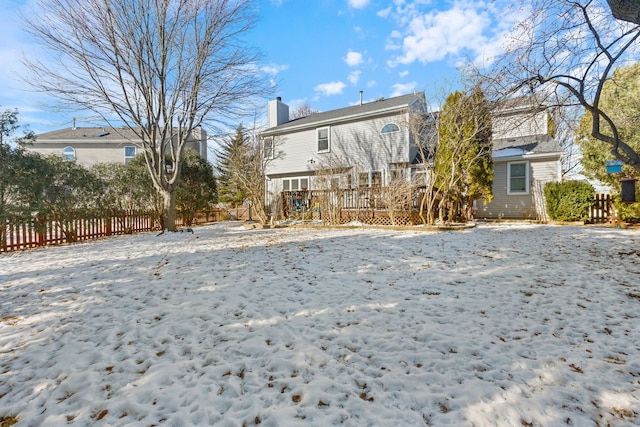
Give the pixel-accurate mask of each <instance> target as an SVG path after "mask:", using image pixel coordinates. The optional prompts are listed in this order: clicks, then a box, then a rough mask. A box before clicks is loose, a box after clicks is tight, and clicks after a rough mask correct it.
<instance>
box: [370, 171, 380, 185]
mask: <svg viewBox="0 0 640 427" xmlns="http://www.w3.org/2000/svg"><path fill="white" fill-rule="evenodd" d="M371 186H372V187H382V172H381V171H374V172H371Z"/></svg>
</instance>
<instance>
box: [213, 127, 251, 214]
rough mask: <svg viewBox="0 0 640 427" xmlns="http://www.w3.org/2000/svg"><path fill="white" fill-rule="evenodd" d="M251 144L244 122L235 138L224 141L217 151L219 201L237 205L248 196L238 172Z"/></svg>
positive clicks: (238, 128) (237, 130)
mask: <svg viewBox="0 0 640 427" xmlns="http://www.w3.org/2000/svg"><path fill="white" fill-rule="evenodd" d="M249 145H250V144H249V138H248V137H247V135H246V134H245V132H244V129H243V127H242V124H239V125H238V127H237V128H236V134H235V135H234V136H233V138H231V139H230V140H228V141H225V142H223V143H222V146H221V147H220V149H219V150H218V152H217V153H216V155H217V164H216V171H217V172H218V201H220V202H222V203H228V204H230V205H231V206H237V205H240V204H242V203H243V202H244V200H245V199H246V198H247V196H246V194H245V193H244V191H243V190H242V185H241V184H240V182H239V181H238V179H237V177H236V174H237V172H238V171H241V170H242V169H243V159H244V158H245V153H247V152H248V151H249V149H250V146H249Z"/></svg>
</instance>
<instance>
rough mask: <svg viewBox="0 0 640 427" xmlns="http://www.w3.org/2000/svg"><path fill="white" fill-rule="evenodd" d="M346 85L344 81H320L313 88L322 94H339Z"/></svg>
mask: <svg viewBox="0 0 640 427" xmlns="http://www.w3.org/2000/svg"><path fill="white" fill-rule="evenodd" d="M346 86H347V85H346V84H345V83H344V82H330V83H322V84H319V85H318V86H316V87H315V88H314V90H315V91H316V92H322V94H323V95H325V96H329V95H340V94H341V93H342V91H343V90H344V88H345V87H346Z"/></svg>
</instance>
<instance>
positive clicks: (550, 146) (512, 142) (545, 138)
mask: <svg viewBox="0 0 640 427" xmlns="http://www.w3.org/2000/svg"><path fill="white" fill-rule="evenodd" d="M507 148H519V149H522V150H524V151H526V152H529V153H534V154H541V153H560V152H562V147H561V146H560V144H559V143H558V141H556V140H555V139H553V138H551V136H549V135H536V136H530V137H525V138H517V139H509V138H505V139H494V140H493V151H498V150H504V149H507Z"/></svg>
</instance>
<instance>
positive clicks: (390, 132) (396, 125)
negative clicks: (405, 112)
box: [380, 122, 400, 135]
mask: <svg viewBox="0 0 640 427" xmlns="http://www.w3.org/2000/svg"><path fill="white" fill-rule="evenodd" d="M389 125H394V126H395V127H396V128H398V130H392V131H389V132H383V130H384V128H386V127H387V126H389ZM398 132H400V126H398V124H396V123H393V122H389V123H385V125H384V126H382V128H381V129H380V133H381V134H382V135H388V134H392V133H398Z"/></svg>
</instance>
